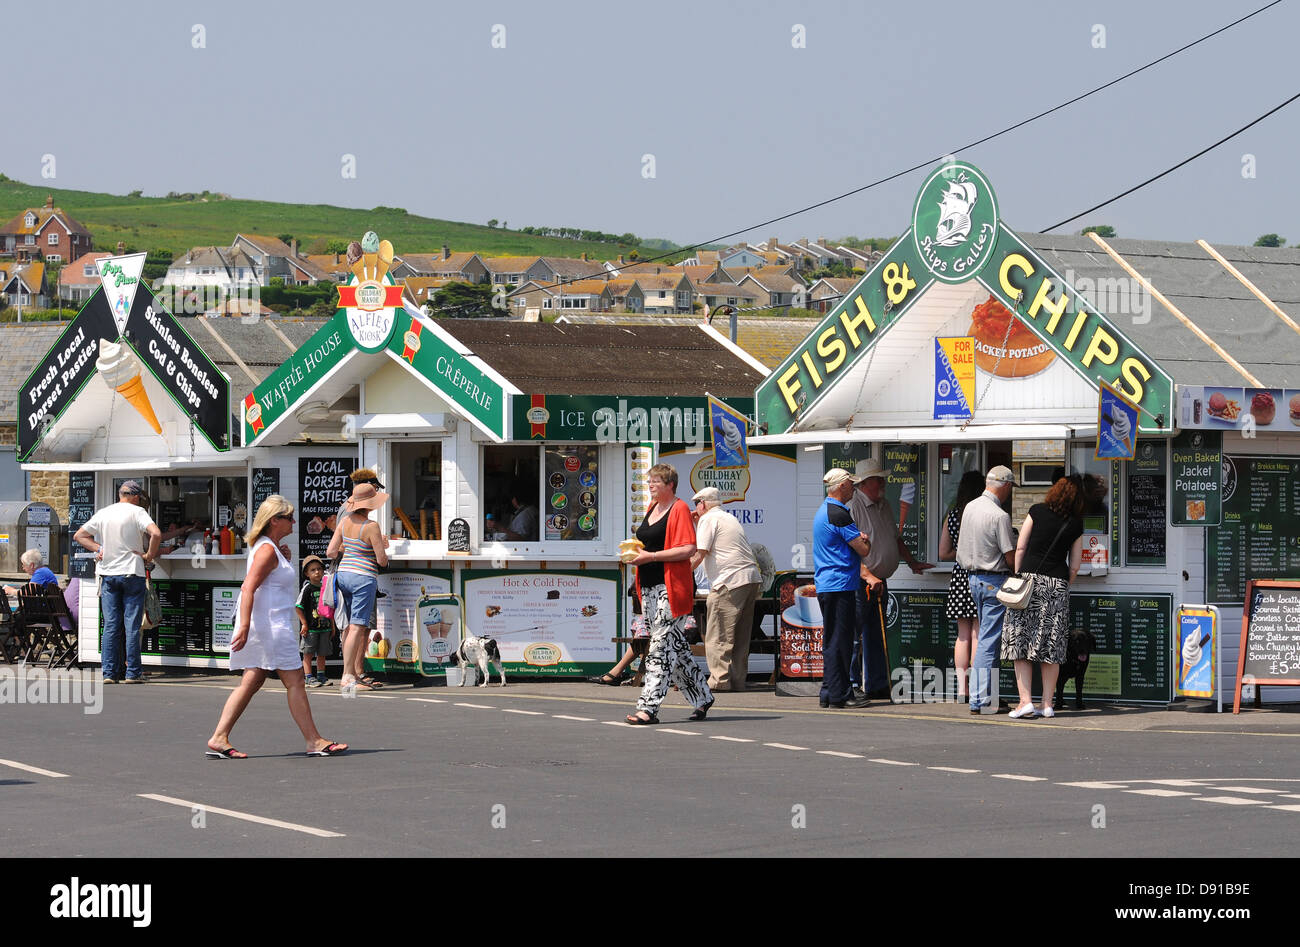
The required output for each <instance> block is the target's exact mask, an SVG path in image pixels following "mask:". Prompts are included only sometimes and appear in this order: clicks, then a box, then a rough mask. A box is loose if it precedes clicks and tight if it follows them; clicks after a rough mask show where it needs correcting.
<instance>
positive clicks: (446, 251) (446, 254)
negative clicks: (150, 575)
mask: <svg viewBox="0 0 1300 947" xmlns="http://www.w3.org/2000/svg"><path fill="white" fill-rule="evenodd" d="M442 258H443V259H444V260H450V259H451V247H449V246H447V244H445V243H444V244H443V245H442Z"/></svg>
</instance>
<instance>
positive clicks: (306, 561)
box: [302, 556, 325, 572]
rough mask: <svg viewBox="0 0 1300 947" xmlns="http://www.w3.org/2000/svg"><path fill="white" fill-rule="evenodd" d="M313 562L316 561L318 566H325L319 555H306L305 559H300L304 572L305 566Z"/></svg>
mask: <svg viewBox="0 0 1300 947" xmlns="http://www.w3.org/2000/svg"><path fill="white" fill-rule="evenodd" d="M313 562H314V563H316V565H318V566H320V567H321V568H322V569H324V568H325V563H324V561H323V560H322V559H321V557H320V556H308V557H307V558H306V559H304V560H303V561H302V571H303V572H306V571H307V567H308V566H309V565H311V564H312V563H313Z"/></svg>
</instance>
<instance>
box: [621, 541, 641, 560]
mask: <svg viewBox="0 0 1300 947" xmlns="http://www.w3.org/2000/svg"><path fill="white" fill-rule="evenodd" d="M644 548H645V543H643V542H641V540H639V539H625V540H623V541H622V542H621V543H619V544H618V559H619V561H620V562H631V561H632V560H633V559H635V558H636V557H637V553H639V552H640V551H641V550H642V549H644Z"/></svg>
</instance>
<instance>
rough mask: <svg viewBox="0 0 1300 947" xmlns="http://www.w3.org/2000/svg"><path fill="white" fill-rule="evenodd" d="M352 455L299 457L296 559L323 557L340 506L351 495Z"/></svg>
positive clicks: (335, 525) (353, 463)
mask: <svg viewBox="0 0 1300 947" xmlns="http://www.w3.org/2000/svg"><path fill="white" fill-rule="evenodd" d="M355 466H356V463H355V458H353V457H299V458H298V510H297V514H298V521H297V524H296V525H297V527H298V561H299V562H301V561H302V560H303V559H306V558H307V557H308V556H320V557H321V559H322V560H324V559H326V556H325V551H326V549H328V548H329V544H330V539H332V538H333V536H334V530H335V528H336V527H337V526H338V513H339V507H340V506H342V505H343V502H344V501H345V500H346V499H347V498H348V497H349V496H351V495H352V479H351V477H350V476H349V475H350V474H351V473H352V470H353V468H354V467H355Z"/></svg>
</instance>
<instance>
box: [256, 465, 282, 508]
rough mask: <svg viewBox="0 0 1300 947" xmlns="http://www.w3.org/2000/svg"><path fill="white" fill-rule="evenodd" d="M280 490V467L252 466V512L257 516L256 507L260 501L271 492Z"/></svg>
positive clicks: (259, 504) (260, 503)
mask: <svg viewBox="0 0 1300 947" xmlns="http://www.w3.org/2000/svg"><path fill="white" fill-rule="evenodd" d="M279 492H280V468H279V467H254V468H253V505H252V508H251V509H252V514H253V516H257V508H258V507H259V506H261V505H262V501H263V500H265V499H266V498H267V497H269V496H271V495H272V494H275V493H279Z"/></svg>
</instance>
